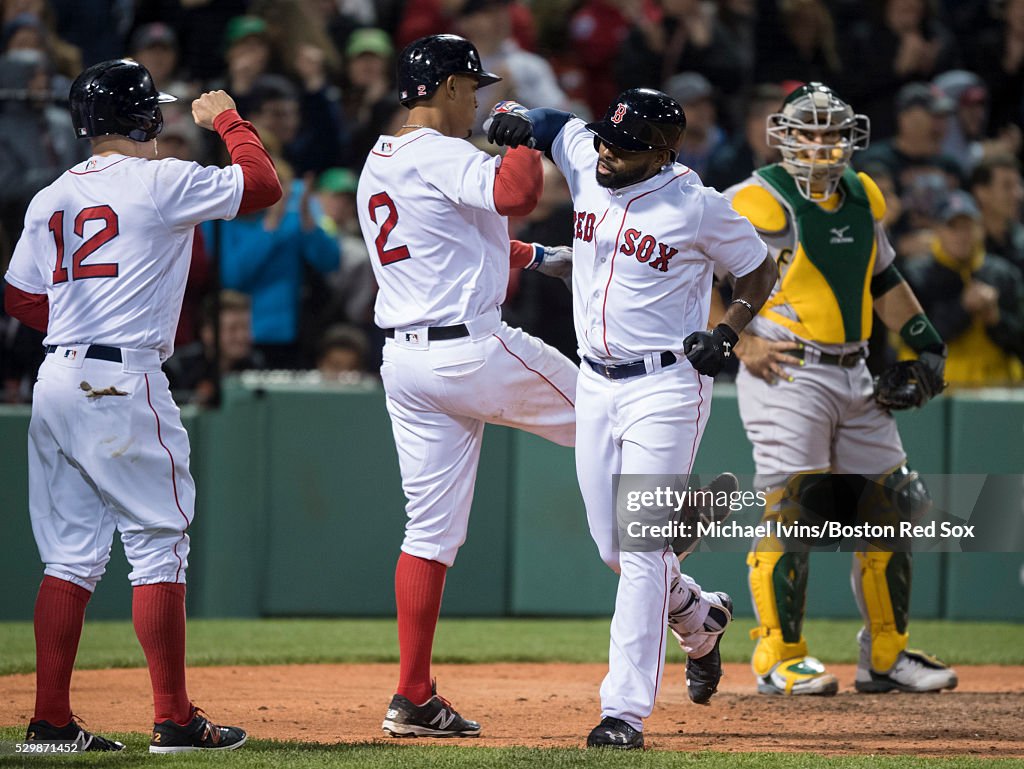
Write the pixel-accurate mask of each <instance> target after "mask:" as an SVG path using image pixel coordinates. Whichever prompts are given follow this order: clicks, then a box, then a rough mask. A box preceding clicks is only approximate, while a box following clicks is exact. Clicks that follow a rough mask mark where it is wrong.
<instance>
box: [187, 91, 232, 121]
mask: <svg viewBox="0 0 1024 769" xmlns="http://www.w3.org/2000/svg"><path fill="white" fill-rule="evenodd" d="M234 108H235V100H234V99H232V98H231V97H230V96H228V94H227V92H226V91H207V92H206V93H204V94H203V95H202V96H200V97H199V98H198V99H196V100H195V101H193V102H192V119H193V120H195V121H196V125H197V126H199V127H200V128H205V129H206V130H207V131H212V130H213V121H214V120H215V119H216V118H217V115H219V114H220V113H221V112H225V111H227V110H229V109H234Z"/></svg>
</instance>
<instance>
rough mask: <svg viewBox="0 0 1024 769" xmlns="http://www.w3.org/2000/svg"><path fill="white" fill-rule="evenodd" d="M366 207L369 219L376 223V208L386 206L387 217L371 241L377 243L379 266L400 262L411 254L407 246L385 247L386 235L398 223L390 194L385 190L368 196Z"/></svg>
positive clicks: (396, 211)
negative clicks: (368, 210) (368, 211)
mask: <svg viewBox="0 0 1024 769" xmlns="http://www.w3.org/2000/svg"><path fill="white" fill-rule="evenodd" d="M368 207H369V209H370V221H372V222H373V223H374V224H376V223H377V209H379V208H386V209H387V210H388V215H387V218H386V219H385V220H384V221H383V222H382V223H381V225H380V232H378V233H377V237H376V239H375V240H374V241H373V242H374V243H376V245H377V257H378V258H379V259H380V263H381V266H383V267H387V266H388V265H389V264H394V263H395V262H401V261H402V260H403V259H408V258H409V257H410V256H412V254H410V253H409V247H408V246H394V247H393V248H386V246H387V244H388V236H389V235H391V231H392V230H393V229H395V226H396V225H397V224H398V209H397V208H396V207H395V201H393V200H392V199H391V196H390V195H388V194H387V193H386V192H378V193H377V194H376V195H374V196H373V197H371V198H370V201H369V206H368Z"/></svg>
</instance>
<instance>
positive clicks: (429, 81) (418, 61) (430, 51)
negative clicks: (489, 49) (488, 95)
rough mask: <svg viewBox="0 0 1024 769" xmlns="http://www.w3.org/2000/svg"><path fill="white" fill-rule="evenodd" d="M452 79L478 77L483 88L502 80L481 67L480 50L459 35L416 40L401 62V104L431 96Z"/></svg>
mask: <svg viewBox="0 0 1024 769" xmlns="http://www.w3.org/2000/svg"><path fill="white" fill-rule="evenodd" d="M449 75H475V76H476V79H477V82H478V83H479V84H480V87H481V88H483V87H484V86H485V85H491V84H492V83H497V82H498V81H499V80H501V78H500V77H498V76H497V75H495V74H494V73H493V72H487V71H485V70H484V68H483V66H481V64H480V53H479V52H478V51H477V50H476V46H475V45H473V44H472V43H471V42H469V41H468V40H466V38H464V37H459V36H458V35H429V36H427V37H421V38H420V39H419V40H414V41H413V42H411V43H409V45H407V46H406V47H405V50H404V51H402V55H401V56H399V58H398V100H399V101H400V102H401V103H402V105H403V106H406V107H408V106H409V104H410V103H411V102H413V101H415V100H416V99H421V98H423V97H426V96H430V95H431V94H432V93H434V91H436V90H437V88H438V86H439V85H441V83H443V82H444V81H445V80H446V79H448V76H449Z"/></svg>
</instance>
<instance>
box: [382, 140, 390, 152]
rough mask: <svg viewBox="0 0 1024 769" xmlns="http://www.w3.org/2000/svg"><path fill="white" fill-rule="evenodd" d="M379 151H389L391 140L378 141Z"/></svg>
mask: <svg viewBox="0 0 1024 769" xmlns="http://www.w3.org/2000/svg"><path fill="white" fill-rule="evenodd" d="M380 151H381V152H391V142H381V143H380Z"/></svg>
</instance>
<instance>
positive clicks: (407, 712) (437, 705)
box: [381, 685, 480, 737]
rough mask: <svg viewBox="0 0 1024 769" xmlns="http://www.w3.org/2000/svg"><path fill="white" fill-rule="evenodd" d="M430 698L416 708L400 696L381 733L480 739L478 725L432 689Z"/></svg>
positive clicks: (395, 735)
mask: <svg viewBox="0 0 1024 769" xmlns="http://www.w3.org/2000/svg"><path fill="white" fill-rule="evenodd" d="M431 691H432V693H433V696H432V697H431V698H430V699H429V700H427V701H426V702H424V703H423V704H422V705H415V704H413V703H412V702H410V701H409V700H407V699H406V698H405V697H403V696H402V695H401V694H396V695H395V696H394V697H392V698H391V704H390V705H388V712H387V713H385V714H384V723H382V724H381V729H383V730H384V731H385V732H387V733H388V734H390V735H391V736H392V737H479V736H480V724H478V723H477V722H476V721H469V720H468V719H465V718H463V717H462V716H460V715H459V713H458V711H456V710H455V708H453V707H452V704H451V703H450V702H448V700H446V699H445V698H444V697H442V696H441V695H439V694H438V693H437V686H436V685H434V686H433V688H432V690H431Z"/></svg>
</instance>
